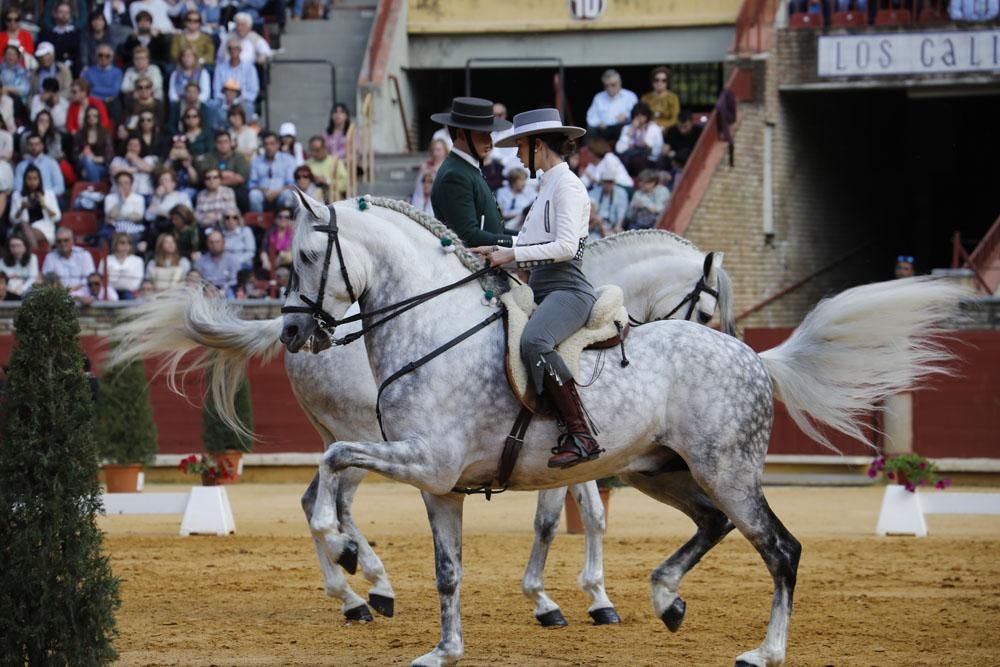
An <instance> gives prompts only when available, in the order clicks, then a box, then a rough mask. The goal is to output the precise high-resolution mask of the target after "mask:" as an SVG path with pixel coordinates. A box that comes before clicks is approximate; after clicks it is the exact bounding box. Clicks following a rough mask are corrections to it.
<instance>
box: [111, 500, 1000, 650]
mask: <svg viewBox="0 0 1000 667" xmlns="http://www.w3.org/2000/svg"><path fill="white" fill-rule="evenodd" d="M228 489H229V496H230V499H231V501H232V505H233V509H234V513H235V516H236V524H237V529H238V533H237V534H236V535H232V536H229V537H226V538H219V537H187V538H184V537H179V536H178V535H177V530H178V526H179V517H170V516H167V517H162V516H161V517H150V516H147V517H134V516H132V517H106V518H102V519H101V522H100V523H101V526H102V528H103V529H104V530H106V531H107V533H108V537H107V542H106V547H107V549H108V551H109V553H110V555H111V558H112V562H113V567H114V570H115V572H116V573H117V575H118V576H119V577H121V579H122V598H123V604H122V609H121V612H120V614H119V617H118V618H119V620H118V623H119V630H120V637H119V639H118V641H117V647H118V650H119V652H120V653H121V663H120V664H122V665H144V666H145V665H218V666H220V667H221V666H229V665H405V664H409V661H410V660H412V659H413V658H415V657H416V656H418V655H421V654H423V653H424V652H426V651H428V650H430V649H431V648H432V647H433V645H434V644H435V642H436V641H437V639H438V607H437V605H438V601H437V594H436V592H435V590H434V567H433V560H432V546H431V540H430V531H429V529H428V527H427V521H426V516H425V514H424V510H423V504H422V503H421V501H420V497H419V494H418V493H417V492H416V491H414V490H413V489H411V488H409V487H404V486H400V485H396V484H390V483H369V484H366V485H363V486H362V488H361V490H360V492H359V493H358V498H357V502H356V503H355V508H356V511H355V516H356V518H357V520H358V525H359V526H360V527H361V528H362V530H364V531H365V532H366V534H367V535H368V537H369V539H370V540H372V541H373V542H374V543H375V549H376V551H377V552H378V553H379V555H380V556H381V558H382V560H383V562H384V563H385V565H386V568H387V570H388V572H389V576H390V578H391V580H392V583H393V586H394V587H395V590H396V596H397V599H396V615H395V617H394V618H391V619H386V618H381V617H378V616H376V619H375V621H374V622H373V623H370V624H347V623H345V621H344V619H343V617H342V615H341V613H340V607H339V604H338V603H335V602H334V601H332V600H330V599H328V598H327V597H325V595H324V593H323V586H322V578H321V575H320V572H319V569H318V567H317V564H316V557H315V552H314V550H313V545H312V541H311V539H310V538H309V535H308V531H307V529H306V526H305V523H304V520H303V518H302V514H301V512H300V510H299V503H298V499H299V495H300V493H301V491H302V488H300V487H299V486H297V485H249V484H244V485H237V486H231V487H228ZM147 490H148V491H155V490H171V491H176V490H179V488H178V487H173V486H167V487H159V488H148V489H147ZM977 490H983V489H977ZM881 493H882V489H881V488H880V487H876V488H862V489H857V488H849V489H843V488H824V489H818V488H787V487H772V488H769V489H768V490H767V497H768V500H769V502H770V503H771V505H772V507H773V508H774V510H775V512H776V513H777V514H778V516H779V517H781V519H782V521H784V522H785V524H786V525H787V526H788V528H789V529H790V530H791V531H792V533H794V534H795V535H796V536H797V537H798V539H799V540H801V541H802V543H803V547H804V550H803V557H802V563H801V566H800V568H799V581H798V588H797V589H796V595H795V613H794V614H793V616H792V626H791V636H790V640H789V647H788V661H787V663H786V664H787V665H809V666H812V665H817V666H825V665H831V666H836V667H846V666H854V665H858V666H865V667H871V666H878V667H881V666H885V665H905V666H907V667H910V666H917V665H927V666H930V665H935V666H938V665H970V666H972V665H975V666H987V665H988V666H995V665H1000V647H998V643H997V631H998V628H1000V517H961V516H932V517H929V526H930V531H931V536H930V537H928V538H925V539H915V538H903V537H891V538H876V537H875V536H874V535H873V531H874V527H875V522H876V518H877V514H878V509H879V504H880V501H881ZM534 503H535V496H534V494H526V493H508V494H504V495H501V496H498V497H495V498H494V499H493V501H492V502H490V503H487V502H485V501H484V500H483V499H482V497H481V496H480V497H473V498H470V499H469V500H468V501H467V502H466V512H465V523H466V533H465V552H464V564H465V579H464V583H463V587H462V593H463V596H462V609H463V611H464V630H465V651H466V652H465V656H466V657H465V659H464V660H463V661H462V663H461V664H463V665H469V666H477V665H479V666H482V665H629V666H631V665H732V664H733V661H734V659H735V658H736V656H737V655H739V654H740V653H742V652H743V651H746V650H748V649H750V648H753V647H754V646H756V645H758V644H759V643H760V641H761V640H762V638H763V635H764V631H765V626H766V623H767V617H768V613H769V610H770V603H771V581H770V578H769V576H768V574H767V571H766V569H765V568H764V565H763V562H762V561H761V560H760V558H759V557H758V556H757V554H756V552H754V551H753V550H752V548H751V547H750V546H749V544H748V543H747V542H746V540H744V539H743V538H742V537H741V536H739V535H738V534H736V533H733V534H731V535H730V536H729V537H728V538H727V539H726V540H725V541H724V542H723V543H722V544H721V545H719V546H718V547H716V549H715V550H713V551H712V552H711V553H709V555H708V556H707V557H706V558H705V560H704V561H703V562H702V563H701V564H700V565H699V566H698V567H696V568H695V569H694V570H693V571H692V572H691V573H690V574H689V575H688V576H687V578H686V579H685V581H684V584H683V586H682V588H681V594H682V596H683V597H684V598H685V600H686V601H687V616H686V618H685V621H684V625H683V626H682V627H681V629H680V631H679V632H678V633H677V634H671V633H670V632H669V631H667V629H666V628H665V627H664V626H663V625H662V624H661V623H660V621H659V620H657V619H656V618H655V617H654V616H653V613H652V609H651V606H650V602H649V592H648V583H647V582H648V577H649V573H650V571H651V569H652V568H653V567H654V566H655V565H656V564H657V563H658V562H660V561H661V560H662V559H663V558H664V557H666V556H667V555H669V554H670V553H671V552H672V551H673V550H674V549H675V548H677V547H678V546H679V545H680V544H682V543H683V541H685V540H686V539H687V538H688V537H690V535H691V533H692V532H693V527H692V524H690V522H689V521H688V520H687V519H686V518H685V517H684V516H683V515H681V514H680V513H678V512H676V511H675V510H672V509H670V508H667V507H663V506H661V505H659V504H658V503H656V502H655V501H652V500H650V499H648V498H646V497H645V496H642V495H641V494H639V493H638V492H636V491H634V490H632V489H618V490H616V491H615V493H614V494H613V497H612V500H611V511H610V515H611V516H610V525H609V529H608V534H607V538H606V542H605V573H606V577H607V587H608V593H609V595H610V597H611V599H612V601H613V602H614V603H615V605H616V606H617V608H618V611H619V613H620V614H621V616H622V619H623V623H622V625H620V626H611V627H594V626H592V625H591V624H590V622H589V620H590V619H589V618H588V617H587V606H588V604H589V602H588V600H587V599H586V597H585V596H584V595H583V593H581V592H580V591H579V590H578V589H577V587H576V577H577V574H578V572H579V569H580V565H581V562H582V551H583V538H582V536H569V535H566V534H565V531H564V529H562V528H561V529H560V534H559V536H558V537H557V539H556V541H555V543H554V545H553V549H552V553H551V554H550V557H549V567H548V570H547V573H546V574H547V577H546V583H547V586H548V591H549V593H550V595H551V596H552V597H553V599H555V600H556V601H557V602H558V603H559V604H560V605H561V606H562V609H563V613H564V614H565V616H566V618H567V620H568V621H569V623H570V626H569V627H567V628H562V629H552V630H546V629H542V628H541V627H540V626H538V625H537V624H536V622H535V620H534V618H533V617H532V613H531V612H532V606H531V604H530V603H529V602H528V601H527V600H526V599H525V598H524V597H522V596H521V594H520V578H521V575H522V573H523V569H524V565H525V562H526V559H527V555H528V552H529V549H530V545H531V533H530V526H531V520H532V516H533V513H534ZM351 583H352V585H353V586H354V587H355V590H356V591H357V592H358V593H359V594H360V595H362V596H363V597H366V596H367V586H366V582H365V581H364V579H363V578H362V577H361V575H360V573H359V574H358V575H357V576H355V577H352V578H351Z"/></svg>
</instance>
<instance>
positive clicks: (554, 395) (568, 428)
mask: <svg viewBox="0 0 1000 667" xmlns="http://www.w3.org/2000/svg"><path fill="white" fill-rule="evenodd" d="M545 394H546V396H547V397H548V399H549V401H550V402H551V403H552V405H553V406H555V408H556V410H557V411H558V412H559V415H560V416H561V417H562V421H563V423H564V424H565V432H564V433H563V434H562V435H560V436H559V445H558V446H557V447H553V448H552V453H553V454H554V456H552V457H551V458H550V459H549V467H550V468H572V467H573V466H575V465H578V464H580V463H584V462H586V461H590V460H592V459H596V458H597V457H598V456H600V455H601V452H603V451H604V450H603V449H601V447H600V445H598V444H597V440H595V439H594V436H593V435H592V434H591V432H590V426H589V425H588V424H587V417H586V415H585V414H584V411H583V404H582V403H581V402H580V396H579V395H578V394H577V393H576V383H574V382H573V380H572V379H569V380H566V381H565V382H563V383H562V384H561V385H560V384H559V383H558V382H556V380H555V378H553V377H552V376H550V375H548V374H546V375H545Z"/></svg>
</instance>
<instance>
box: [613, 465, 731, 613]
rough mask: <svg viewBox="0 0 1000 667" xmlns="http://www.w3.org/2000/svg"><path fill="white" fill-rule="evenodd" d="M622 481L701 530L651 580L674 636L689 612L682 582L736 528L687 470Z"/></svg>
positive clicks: (658, 606) (657, 604)
mask: <svg viewBox="0 0 1000 667" xmlns="http://www.w3.org/2000/svg"><path fill="white" fill-rule="evenodd" d="M622 480H623V481H624V482H625V483H626V484H628V485H629V486H632V487H634V488H636V489H638V490H639V491H641V492H643V493H645V494H646V495H647V496H650V497H651V498H655V499H656V500H659V501H660V502H662V503H666V504H667V505H670V506H671V507H676V508H677V509H679V510H680V511H681V512H683V513H684V514H686V515H687V516H688V517H690V518H691V520H692V521H694V523H695V525H696V526H697V527H698V529H697V531H696V532H695V534H694V536H693V537H692V538H691V539H690V540H688V541H687V542H686V543H685V544H684V545H683V546H681V548H680V549H678V550H677V551H675V552H674V553H673V555H671V556H670V557H669V558H667V559H666V560H665V561H663V562H662V563H661V564H660V565H659V567H657V568H656V569H655V570H653V574H652V576H651V577H650V587H651V591H652V596H653V609H655V610H656V615H657V616H658V617H659V618H660V620H662V621H663V623H664V624H665V625H666V626H667V628H669V629H670V631H671V632H677V630H678V629H679V628H680V626H681V622H682V621H683V620H684V612H685V609H686V605H685V604H684V600H683V599H682V598H681V597H680V595H679V590H680V585H681V579H683V577H684V575H685V574H687V573H688V571H690V570H691V568H693V567H694V566H695V565H697V564H698V561H700V560H701V559H702V557H703V556H704V555H705V554H706V553H708V552H709V550H711V549H712V547H714V546H715V545H716V544H718V543H719V542H721V541H722V538H724V537H725V536H726V535H727V534H729V531H731V530H732V529H733V524H732V522H730V521H729V519H728V518H727V517H726V515H725V514H723V513H722V512H721V511H719V509H718V508H717V507H716V506H715V503H714V502H713V501H712V499H711V498H709V497H708V496H707V495H706V494H705V492H704V491H703V490H702V488H701V487H700V486H698V484H697V483H696V482H695V481H694V479H693V478H692V477H691V473H690V472H689V471H687V470H683V471H676V472H670V473H663V474H660V475H655V476H647V475H643V474H640V473H633V474H629V475H622Z"/></svg>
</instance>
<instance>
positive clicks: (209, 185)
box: [195, 167, 236, 228]
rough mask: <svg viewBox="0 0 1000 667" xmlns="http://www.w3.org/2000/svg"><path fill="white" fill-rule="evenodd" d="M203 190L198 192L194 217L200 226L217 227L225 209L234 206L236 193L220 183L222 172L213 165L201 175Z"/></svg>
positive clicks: (227, 209)
mask: <svg viewBox="0 0 1000 667" xmlns="http://www.w3.org/2000/svg"><path fill="white" fill-rule="evenodd" d="M202 185H203V186H204V188H205V189H204V190H202V191H201V192H199V193H198V197H197V202H198V203H197V206H196V208H195V217H196V218H197V220H198V224H199V225H200V226H201V227H202V228H205V227H218V226H219V223H220V222H222V216H223V215H225V212H226V211H229V210H232V209H234V208H236V194H235V193H234V192H233V189H232V188H230V187H228V186H225V185H223V184H222V172H221V171H220V170H219V169H218V168H215V167H211V168H209V169H206V170H205V172H204V174H203V175H202Z"/></svg>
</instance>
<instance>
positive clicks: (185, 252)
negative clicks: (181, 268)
mask: <svg viewBox="0 0 1000 667" xmlns="http://www.w3.org/2000/svg"><path fill="white" fill-rule="evenodd" d="M170 222H171V224H173V228H174V229H173V233H174V236H175V237H176V238H177V252H179V253H180V254H181V256H182V257H187V258H188V259H190V260H191V261H192V262H193V261H194V260H196V259H198V258H199V257H201V232H200V231H199V230H198V223H196V222H195V219H194V211H192V210H191V209H189V208H188V207H187V206H175V207H174V208H173V209H171V211H170Z"/></svg>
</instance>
